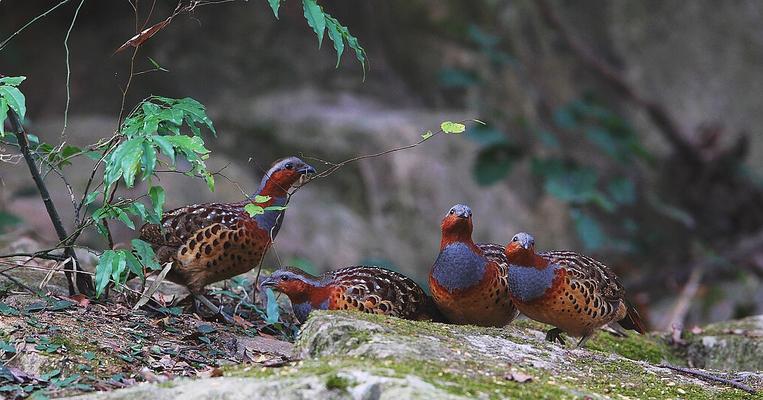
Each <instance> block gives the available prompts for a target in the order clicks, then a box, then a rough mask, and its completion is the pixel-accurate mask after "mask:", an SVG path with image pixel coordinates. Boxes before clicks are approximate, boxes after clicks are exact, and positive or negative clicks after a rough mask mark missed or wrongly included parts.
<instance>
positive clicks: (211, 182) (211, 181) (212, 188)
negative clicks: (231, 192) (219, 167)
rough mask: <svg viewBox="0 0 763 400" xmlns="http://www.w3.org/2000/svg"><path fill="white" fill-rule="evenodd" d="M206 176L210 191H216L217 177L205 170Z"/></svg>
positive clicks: (205, 179)
mask: <svg viewBox="0 0 763 400" xmlns="http://www.w3.org/2000/svg"><path fill="white" fill-rule="evenodd" d="M202 176H204V181H205V182H207V187H208V188H209V191H210V192H214V191H215V177H214V176H212V174H210V173H209V172H204V173H203V174H202Z"/></svg>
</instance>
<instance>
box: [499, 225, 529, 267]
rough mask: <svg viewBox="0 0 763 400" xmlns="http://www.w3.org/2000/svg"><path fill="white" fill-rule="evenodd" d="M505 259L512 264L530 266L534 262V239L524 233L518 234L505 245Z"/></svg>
mask: <svg viewBox="0 0 763 400" xmlns="http://www.w3.org/2000/svg"><path fill="white" fill-rule="evenodd" d="M505 254H506V257H508V258H509V261H510V262H511V263H513V264H519V265H530V264H534V263H535V261H536V257H535V238H534V237H533V236H532V235H531V234H529V233H526V232H519V233H517V234H516V235H514V237H513V238H511V241H510V242H509V243H508V244H506V250H505Z"/></svg>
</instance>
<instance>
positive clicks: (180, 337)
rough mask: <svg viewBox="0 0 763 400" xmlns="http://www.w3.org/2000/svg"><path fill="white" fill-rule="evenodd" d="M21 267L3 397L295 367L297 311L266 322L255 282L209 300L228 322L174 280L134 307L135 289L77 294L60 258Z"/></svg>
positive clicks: (6, 318) (10, 313)
mask: <svg viewBox="0 0 763 400" xmlns="http://www.w3.org/2000/svg"><path fill="white" fill-rule="evenodd" d="M18 261H20V260H15V261H13V260H11V261H7V260H3V262H4V263H3V264H2V265H0V399H6V398H7V399H16V398H24V397H27V396H29V397H30V398H46V397H60V396H68V395H74V394H78V393H83V392H90V391H104V390H105V391H108V390H113V389H118V388H123V387H126V386H130V385H133V384H135V383H137V382H157V383H161V382H166V381H169V380H171V379H174V378H178V377H215V376H219V375H220V374H221V373H222V372H221V369H220V368H221V367H223V366H226V365H237V364H242V363H247V364H254V365H260V366H265V367H268V366H280V365H283V364H284V363H286V362H289V361H291V349H292V346H293V345H292V343H291V342H293V340H294V337H295V334H296V331H297V329H296V327H295V326H294V325H293V324H292V323H291V322H290V321H289V316H288V315H283V316H281V321H280V322H276V323H273V324H270V323H267V322H265V319H266V307H265V306H264V305H263V304H262V302H260V301H254V302H253V301H250V300H249V299H250V296H249V295H248V293H247V291H246V290H245V289H244V287H245V286H244V285H247V284H248V282H250V281H251V280H247V279H246V278H239V279H236V280H234V281H228V282H226V285H225V286H222V287H220V288H217V289H214V290H213V291H212V293H214V294H213V295H211V296H209V298H210V299H211V300H212V301H213V302H214V303H216V304H222V305H223V306H224V309H225V310H226V311H227V312H228V313H229V314H232V315H234V321H235V324H228V323H226V322H225V321H222V320H220V321H217V319H218V318H216V317H215V316H214V315H205V316H204V317H201V316H199V315H198V314H197V313H196V312H195V310H194V307H193V306H192V305H190V304H189V303H190V302H189V301H188V300H187V298H186V299H183V297H185V293H183V289H182V288H180V287H179V286H177V285H174V284H171V283H162V285H161V286H160V289H159V291H157V292H156V293H154V295H153V296H152V300H153V301H152V302H150V303H149V304H148V305H147V306H144V307H142V309H139V310H135V311H134V310H133V309H132V305H133V304H135V301H136V300H137V295H135V294H134V292H133V293H130V292H129V291H128V292H123V293H116V292H114V291H113V290H112V292H111V293H112V296H111V297H110V299H109V300H107V301H96V300H91V299H87V298H85V297H84V296H81V295H78V296H74V297H69V296H67V295H65V290H64V289H63V287H64V282H65V281H63V274H60V271H59V272H57V273H55V274H49V273H48V272H49V271H50V268H51V267H54V264H55V263H54V262H46V261H39V262H38V261H33V262H29V261H28V260H27V261H25V266H24V267H17V268H11V267H12V265H11V264H13V262H18ZM8 265H11V266H10V267H9V266H8ZM250 279H251V278H250ZM41 282H43V283H44V285H42V286H43V289H40V283H41ZM136 289H137V290H138V291H139V290H140V288H139V287H136ZM248 289H249V290H251V284H248ZM178 300H181V302H180V303H179V302H178ZM234 312H235V313H234ZM284 320H285V321H287V322H283V321H284Z"/></svg>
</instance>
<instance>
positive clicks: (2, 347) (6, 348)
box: [0, 340, 16, 353]
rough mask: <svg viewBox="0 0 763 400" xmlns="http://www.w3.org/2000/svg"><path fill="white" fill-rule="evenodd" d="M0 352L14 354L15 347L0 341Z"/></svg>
mask: <svg viewBox="0 0 763 400" xmlns="http://www.w3.org/2000/svg"><path fill="white" fill-rule="evenodd" d="M0 351H2V352H5V353H15V352H16V346H14V345H13V343H10V342H5V341H3V340H0Z"/></svg>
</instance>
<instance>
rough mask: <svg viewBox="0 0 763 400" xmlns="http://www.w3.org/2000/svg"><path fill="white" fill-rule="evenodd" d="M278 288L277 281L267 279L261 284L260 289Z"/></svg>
mask: <svg viewBox="0 0 763 400" xmlns="http://www.w3.org/2000/svg"><path fill="white" fill-rule="evenodd" d="M275 286H276V280H275V279H273V277H267V278H265V280H263V281H262V282H260V289H262V288H266V287H275Z"/></svg>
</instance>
